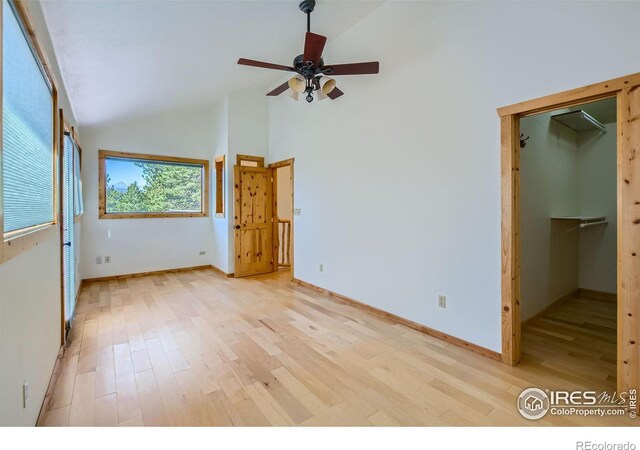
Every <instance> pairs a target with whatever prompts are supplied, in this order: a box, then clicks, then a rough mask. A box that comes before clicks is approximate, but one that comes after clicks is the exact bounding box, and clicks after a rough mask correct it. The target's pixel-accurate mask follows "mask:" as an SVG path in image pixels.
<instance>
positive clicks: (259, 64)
mask: <svg viewBox="0 0 640 450" xmlns="http://www.w3.org/2000/svg"><path fill="white" fill-rule="evenodd" d="M238 64H240V65H242V66H251V67H262V68H263V69H274V70H286V71H287V72H292V71H293V67H288V66H282V65H280V64H271V63H267V62H262V61H254V60H253V59H245V58H240V59H239V60H238Z"/></svg>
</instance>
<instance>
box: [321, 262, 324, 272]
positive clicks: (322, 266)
mask: <svg viewBox="0 0 640 450" xmlns="http://www.w3.org/2000/svg"><path fill="white" fill-rule="evenodd" d="M320 272H324V264H320Z"/></svg>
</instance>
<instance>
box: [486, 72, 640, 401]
mask: <svg viewBox="0 0 640 450" xmlns="http://www.w3.org/2000/svg"><path fill="white" fill-rule="evenodd" d="M639 87H640V73H636V74H632V75H628V76H625V77H621V78H616V79H613V80H609V81H604V82H601V83H596V84H592V85H589V86H585V87H581V88H578V89H572V90H569V91H565V92H561V93H558V94H553V95H548V96H545V97H541V98H537V99H534V100H529V101H526V102H521V103H516V104H514V105H510V106H505V107H502V108H498V115H499V116H500V126H501V133H500V152H501V158H500V159H501V191H502V208H501V210H502V215H501V255H502V256H501V297H502V303H501V322H502V362H504V363H505V364H508V365H511V366H515V365H516V364H518V363H519V362H520V353H521V349H520V342H521V321H520V173H519V171H520V119H521V118H522V117H526V116H530V115H533V114H539V113H543V112H548V111H553V110H556V109H560V108H566V107H570V106H576V105H581V104H584V103H590V102H593V101H597V100H602V99H605V98H614V97H615V98H616V104H617V144H616V145H617V206H618V211H617V218H618V228H617V233H618V236H617V240H618V249H617V255H618V256H617V266H618V267H617V273H618V275H617V277H618V281H617V289H618V292H617V296H618V302H617V305H618V306H617V333H618V339H617V341H618V342H617V390H618V392H628V391H629V390H630V389H637V388H638V387H640V383H639V381H640V352H639V349H638V346H639V341H640V322H639V320H638V316H639V315H640V305H639V303H640V259H639V258H640V226H639V225H640V157H639V158H636V151H640V89H639ZM639 156H640V155H639Z"/></svg>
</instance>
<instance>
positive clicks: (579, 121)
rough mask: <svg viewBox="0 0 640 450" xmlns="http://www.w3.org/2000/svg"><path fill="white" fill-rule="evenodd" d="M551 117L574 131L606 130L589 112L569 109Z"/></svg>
mask: <svg viewBox="0 0 640 450" xmlns="http://www.w3.org/2000/svg"><path fill="white" fill-rule="evenodd" d="M551 118H552V119H553V120H555V121H557V122H560V123H561V124H562V125H564V126H565V127H569V128H571V129H572V130H574V131H578V132H580V131H596V130H597V131H602V132H604V133H606V132H607V129H606V128H605V126H604V125H602V124H601V123H600V122H599V121H598V120H597V119H595V118H594V117H593V116H591V115H590V114H589V113H587V112H585V111H583V110H581V109H580V110H578V111H571V112H568V113H563V114H556V115H555V116H551Z"/></svg>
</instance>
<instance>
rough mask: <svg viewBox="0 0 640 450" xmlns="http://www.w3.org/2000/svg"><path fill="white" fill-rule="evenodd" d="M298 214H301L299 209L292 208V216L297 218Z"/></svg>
mask: <svg viewBox="0 0 640 450" xmlns="http://www.w3.org/2000/svg"><path fill="white" fill-rule="evenodd" d="M300 213H301V210H300V208H294V209H293V215H294V216H299V215H300Z"/></svg>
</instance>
